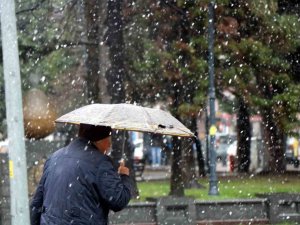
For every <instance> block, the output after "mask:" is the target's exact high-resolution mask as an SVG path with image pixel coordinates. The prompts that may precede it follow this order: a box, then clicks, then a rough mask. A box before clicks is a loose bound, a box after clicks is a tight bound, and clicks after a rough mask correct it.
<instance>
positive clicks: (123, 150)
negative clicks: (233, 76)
mask: <svg viewBox="0 0 300 225" xmlns="http://www.w3.org/2000/svg"><path fill="white" fill-rule="evenodd" d="M125 132H126V130H123V145H122V152H121V153H122V156H121V157H122V158H121V160H122V159H123V160H124V161H125V159H124V158H126V156H125V154H124V152H125ZM121 160H120V161H121Z"/></svg>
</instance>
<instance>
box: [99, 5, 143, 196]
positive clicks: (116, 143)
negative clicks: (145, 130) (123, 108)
mask: <svg viewBox="0 0 300 225" xmlns="http://www.w3.org/2000/svg"><path fill="white" fill-rule="evenodd" d="M122 2H123V1H119V0H110V1H108V3H107V20H106V24H107V26H108V30H107V33H106V35H105V41H106V45H107V46H108V47H109V60H110V65H111V66H110V68H109V69H108V70H107V72H106V79H107V82H108V85H107V86H108V88H107V89H108V91H109V94H110V96H111V103H113V104H114V103H122V102H125V100H126V97H125V88H124V81H125V75H126V73H125V67H124V39H123V28H124V26H123V16H122ZM124 140H126V141H125V142H124ZM128 140H129V135H128V132H125V134H124V132H120V131H119V132H118V131H115V132H114V133H113V136H112V148H113V151H112V158H113V159H114V161H115V162H116V163H118V161H119V160H120V159H121V158H124V157H125V158H126V166H128V167H129V169H130V176H131V177H132V178H133V181H134V184H133V185H134V190H133V193H132V194H133V197H137V196H138V188H137V184H136V179H135V173H134V170H133V157H132V154H133V152H132V151H133V148H132V145H131V143H130V142H129V141H128ZM123 147H124V150H123ZM123 153H124V154H123ZM124 155H125V156H124Z"/></svg>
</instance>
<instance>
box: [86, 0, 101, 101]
mask: <svg viewBox="0 0 300 225" xmlns="http://www.w3.org/2000/svg"><path fill="white" fill-rule="evenodd" d="M99 5H100V1H99V0H90V1H84V14H85V20H86V32H87V40H88V42H89V43H95V44H96V46H95V45H86V54H87V58H86V62H85V63H86V69H87V77H86V82H87V101H88V103H94V102H99V93H100V88H99V79H100V76H99V70H100V66H99V61H100V60H99V56H100V55H99V48H98V44H100V35H99Z"/></svg>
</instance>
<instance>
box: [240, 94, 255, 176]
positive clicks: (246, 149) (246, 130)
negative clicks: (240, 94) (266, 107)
mask: <svg viewBox="0 0 300 225" xmlns="http://www.w3.org/2000/svg"><path fill="white" fill-rule="evenodd" d="M251 135H252V134H251V124H250V115H249V111H248V106H247V105H246V104H245V102H244V100H243V99H242V98H239V99H238V112H237V141H238V143H237V146H238V149H237V156H238V172H239V173H247V172H249V166H250V148H251Z"/></svg>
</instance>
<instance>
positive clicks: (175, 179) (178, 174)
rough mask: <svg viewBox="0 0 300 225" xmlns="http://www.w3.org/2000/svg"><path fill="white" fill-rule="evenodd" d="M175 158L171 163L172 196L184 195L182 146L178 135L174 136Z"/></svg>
mask: <svg viewBox="0 0 300 225" xmlns="http://www.w3.org/2000/svg"><path fill="white" fill-rule="evenodd" d="M172 144H173V149H172V150H173V160H172V165H171V185H170V186H171V187H170V189H171V190H170V194H169V195H172V196H178V197H182V196H184V183H183V179H182V169H181V166H182V156H181V146H180V140H179V139H178V137H173V141H172Z"/></svg>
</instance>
